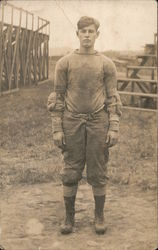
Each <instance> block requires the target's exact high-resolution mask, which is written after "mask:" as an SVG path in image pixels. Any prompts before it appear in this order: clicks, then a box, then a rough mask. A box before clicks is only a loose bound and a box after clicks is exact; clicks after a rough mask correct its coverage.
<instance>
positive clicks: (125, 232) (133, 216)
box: [1, 183, 157, 250]
mask: <svg viewBox="0 0 158 250" xmlns="http://www.w3.org/2000/svg"><path fill="white" fill-rule="evenodd" d="M2 198H3V201H2V204H1V209H2V213H1V219H2V220H1V229H2V238H1V242H2V245H3V246H4V247H5V249H6V250H7V249H8V250H15V249H17V250H25V249H26V250H59V249H60V250H79V249H80V250H83V249H86V250H92V249H95V250H99V249H100V250H114V249H118V250H154V249H156V240H157V234H156V232H157V223H156V221H157V220H156V202H155V198H156V194H155V192H153V191H148V192H145V193H142V192H140V191H139V190H137V189H136V188H129V187H121V186H118V185H110V186H109V188H108V191H107V202H106V207H105V218H106V225H107V231H106V234H105V235H101V236H98V235H96V234H95V232H94V228H93V227H94V225H93V216H94V215H93V210H94V207H93V197H92V192H91V188H90V186H89V185H86V184H81V185H80V187H79V190H78V195H77V200H76V225H75V228H74V232H73V233H72V234H71V235H67V236H63V235H61V234H60V232H59V226H60V223H61V221H62V219H63V216H64V207H63V202H62V187H61V185H60V183H47V184H40V185H39V184H38V185H37V184H36V185H31V186H22V187H16V188H10V189H8V190H7V192H6V191H5V192H4V193H3V194H2Z"/></svg>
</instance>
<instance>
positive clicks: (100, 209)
mask: <svg viewBox="0 0 158 250" xmlns="http://www.w3.org/2000/svg"><path fill="white" fill-rule="evenodd" d="M94 200H95V231H96V233H97V234H104V233H105V230H106V227H105V223H104V203H105V195H102V196H94Z"/></svg>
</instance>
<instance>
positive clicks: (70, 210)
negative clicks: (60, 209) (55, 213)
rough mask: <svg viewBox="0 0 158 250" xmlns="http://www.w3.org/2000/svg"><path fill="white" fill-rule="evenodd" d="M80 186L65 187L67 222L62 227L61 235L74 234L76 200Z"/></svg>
mask: <svg viewBox="0 0 158 250" xmlns="http://www.w3.org/2000/svg"><path fill="white" fill-rule="evenodd" d="M77 188H78V185H72V186H63V196H64V203H65V211H66V215H65V221H64V223H63V224H62V225H61V233H63V234H69V233H71V232H72V229H73V226H74V216H75V199H76V193H77Z"/></svg>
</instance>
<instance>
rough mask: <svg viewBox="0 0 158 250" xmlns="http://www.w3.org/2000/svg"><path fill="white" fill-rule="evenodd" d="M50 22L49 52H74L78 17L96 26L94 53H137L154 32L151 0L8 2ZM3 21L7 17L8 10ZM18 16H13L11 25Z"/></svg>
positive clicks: (36, 0) (155, 27)
mask: <svg viewBox="0 0 158 250" xmlns="http://www.w3.org/2000/svg"><path fill="white" fill-rule="evenodd" d="M9 2H11V3H12V4H14V5H16V6H18V7H22V8H23V9H26V10H28V11H31V12H33V13H34V14H35V16H40V17H42V18H45V19H47V20H48V21H50V48H56V47H70V48H73V49H75V48H78V47H79V41H78V38H77V36H76V23H77V21H78V20H79V18H80V17H81V16H85V15H87V16H92V17H95V18H97V19H98V20H99V22H100V29H99V30H100V35H99V37H98V39H97V41H96V49H97V50H99V51H105V50H140V49H142V48H143V46H144V44H145V43H153V41H154V33H156V31H157V3H156V1H155V0H49V1H48V0H43V1H38V0H34V1H30V0H25V1H21V0H19V1H9ZM6 12H7V13H6V15H5V18H6V19H7V18H8V17H9V9H8V10H6ZM16 21H18V14H16V13H15V15H14V22H16Z"/></svg>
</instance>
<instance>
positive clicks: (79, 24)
mask: <svg viewBox="0 0 158 250" xmlns="http://www.w3.org/2000/svg"><path fill="white" fill-rule="evenodd" d="M91 24H94V26H95V28H96V30H98V28H99V26H100V23H99V21H98V20H97V19H95V18H93V17H88V16H82V17H81V18H80V20H79V21H78V22H77V28H78V29H83V28H84V27H86V26H89V25H91Z"/></svg>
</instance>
